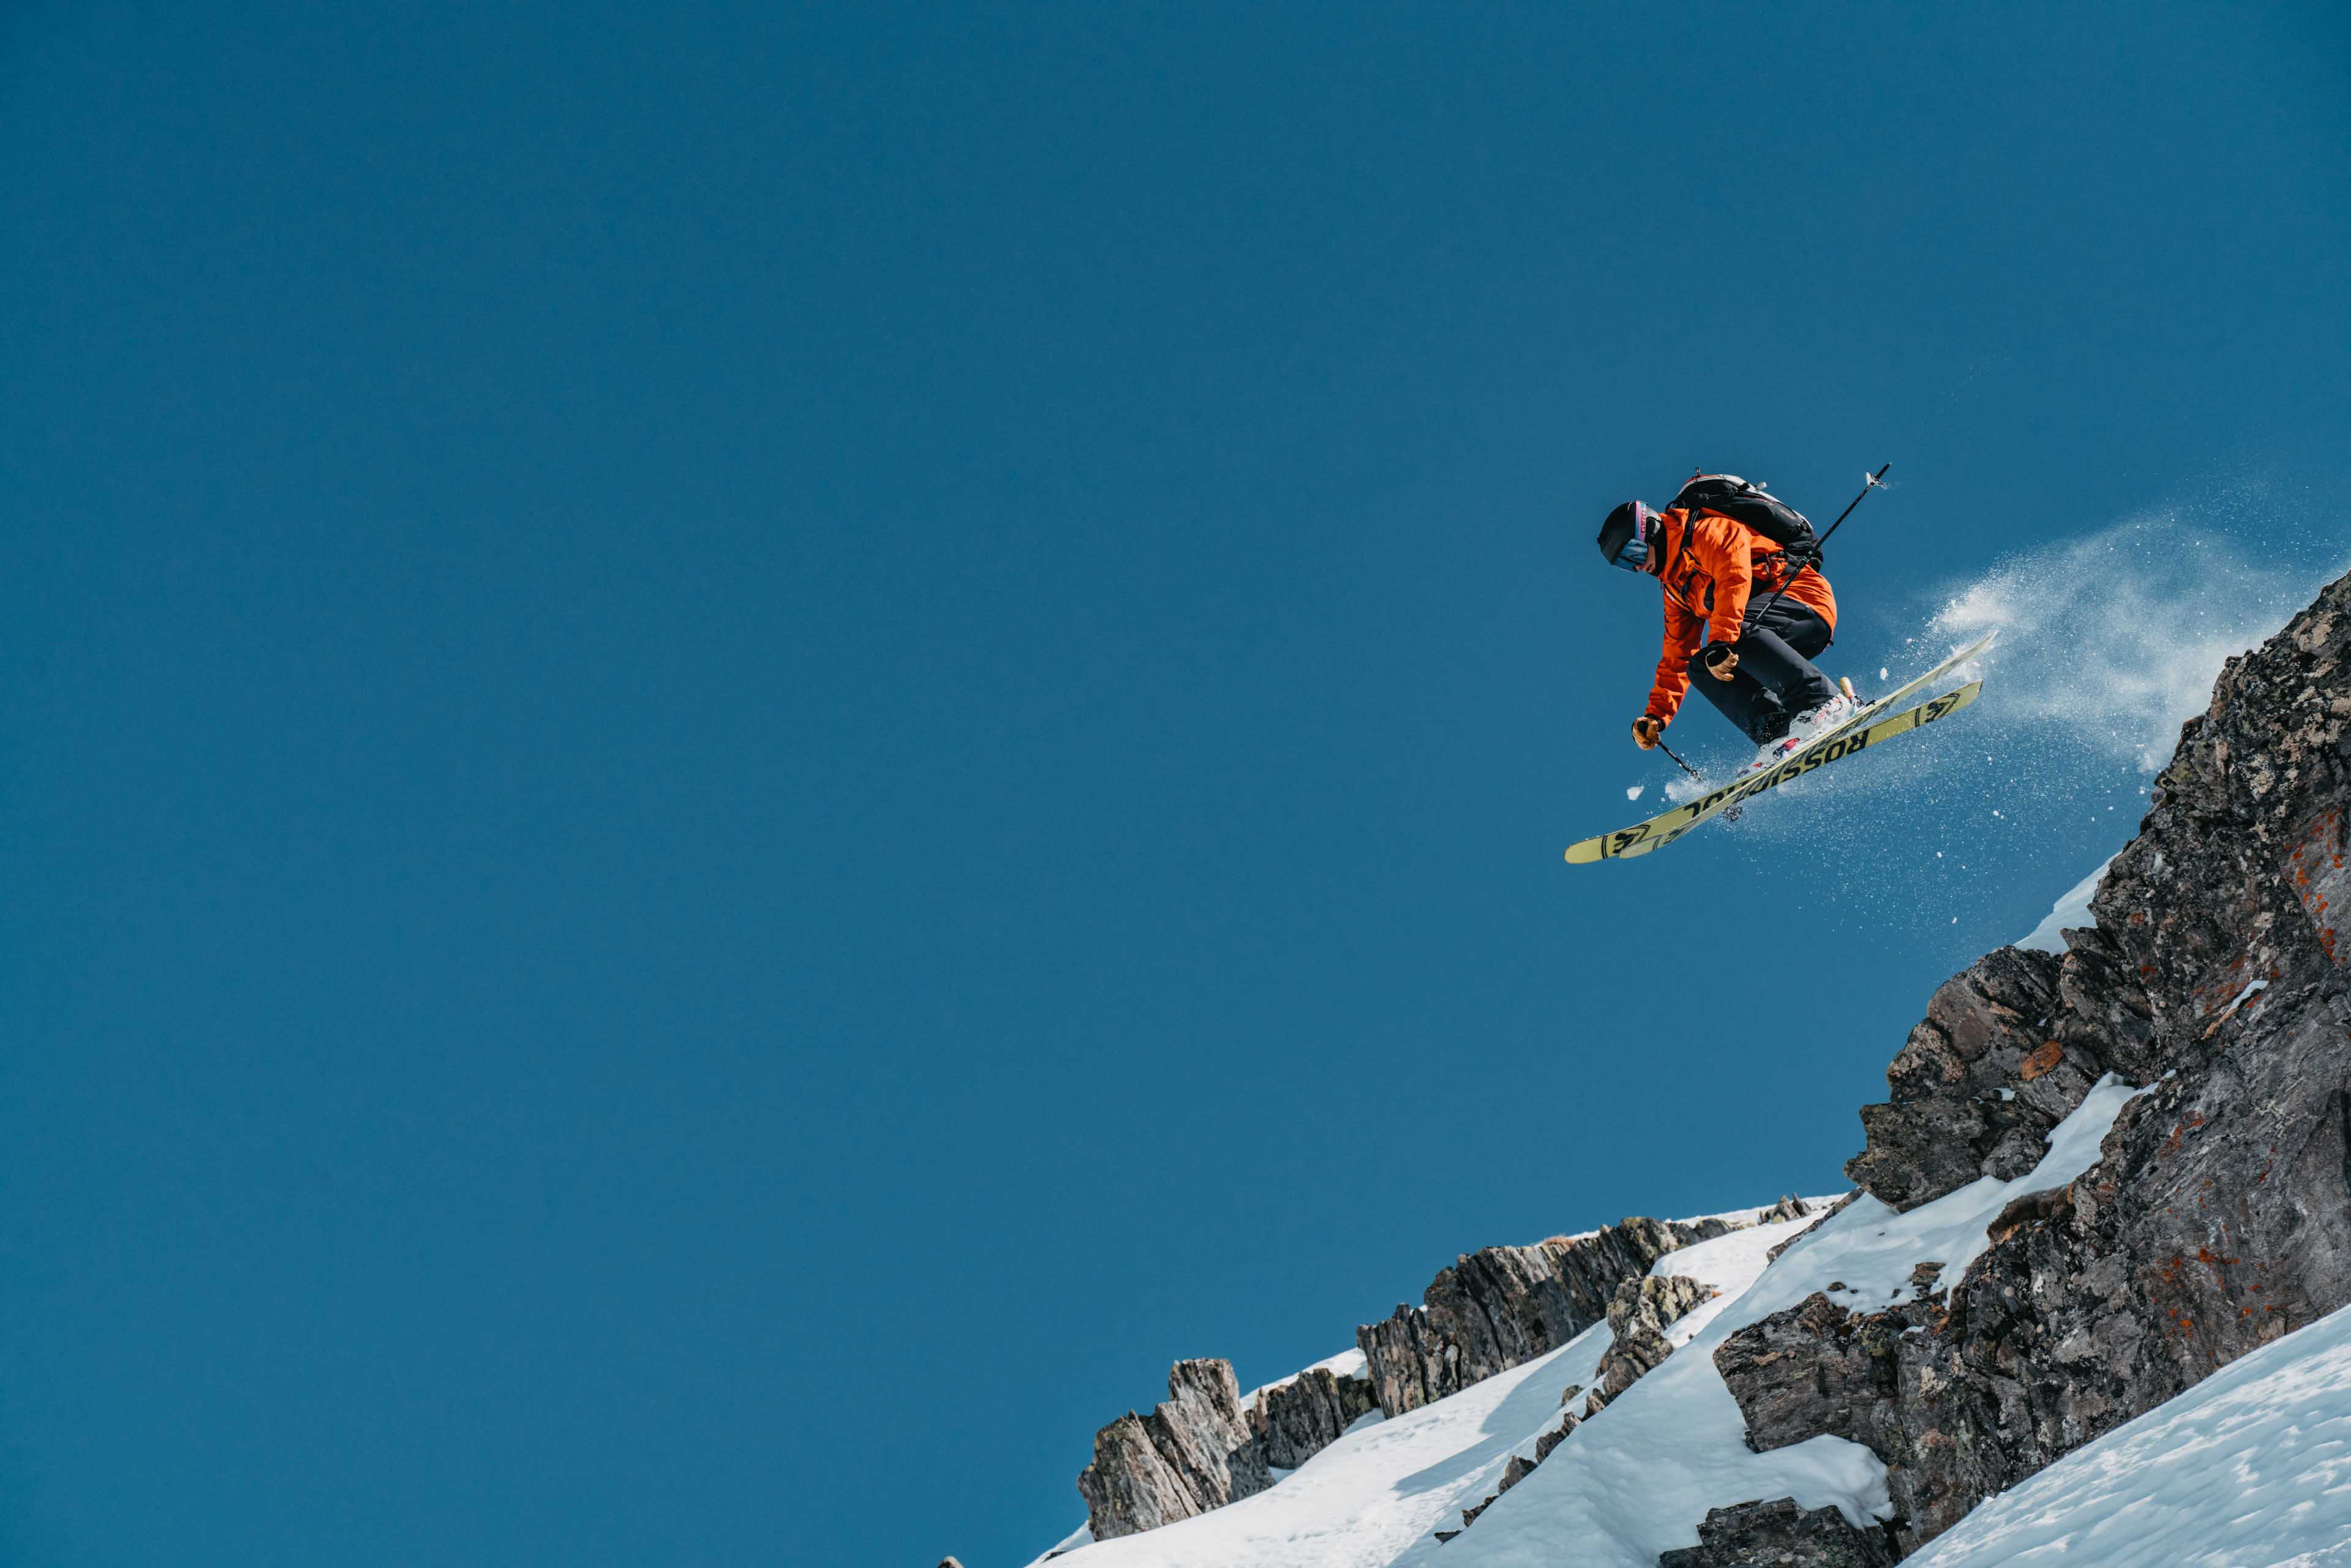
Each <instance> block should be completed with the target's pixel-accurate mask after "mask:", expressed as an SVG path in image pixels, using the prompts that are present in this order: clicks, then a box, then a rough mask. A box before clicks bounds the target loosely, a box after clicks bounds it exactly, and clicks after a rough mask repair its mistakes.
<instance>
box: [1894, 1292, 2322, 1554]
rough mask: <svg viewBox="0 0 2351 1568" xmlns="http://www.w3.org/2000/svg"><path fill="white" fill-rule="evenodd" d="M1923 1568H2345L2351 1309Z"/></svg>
mask: <svg viewBox="0 0 2351 1568" xmlns="http://www.w3.org/2000/svg"><path fill="white" fill-rule="evenodd" d="M1909 1561H1910V1563H1913V1564H1915V1565H1916V1568H1994V1565H1995V1564H1999V1565H2001V1568H2055V1565H2056V1564H2060V1563H2063V1564H2064V1565H2065V1568H2074V1565H2076V1564H2080V1563H2098V1564H2100V1565H2101V1568H2158V1565H2161V1568H2351V1307H2346V1308H2343V1309H2342V1310H2341V1311H2338V1312H2334V1313H2331V1314H2329V1315H2328V1316H2326V1317H2325V1318H2323V1319H2321V1320H2320V1321H2319V1322H2315V1323H2313V1324H2311V1325H2310V1326H2309V1327H2308V1328H2306V1329H2302V1330H2300V1331H2298V1332H2296V1333H2291V1334H2288V1335H2286V1336H2285V1338H2283V1339H2282V1340H2279V1341H2278V1342H2277V1343H2274V1344H2269V1345H2264V1346H2262V1348H2261V1349H2260V1350H2257V1351H2255V1352H2253V1353H2252V1354H2251V1355H2247V1356H2244V1357H2242V1358H2241V1359H2240V1360H2238V1361H2236V1362H2233V1363H2231V1364H2229V1365H2228V1366H2225V1367H2223V1368H2221V1369H2220V1371H2219V1372H2217V1373H2215V1374H2213V1375H2212V1376H2211V1377H2210V1378H2209V1379H2207V1380H2206V1381H2205V1382H2203V1383H2200V1384H2199V1385H2196V1386H2195V1387H2193V1388H2191V1389H2189V1391H2188V1392H2187V1393H2185V1394H2182V1395H2181V1396H2179V1397H2178V1398H2176V1399H2174V1400H2172V1401H2171V1402H2170V1403H2169V1404H2168V1405H2164V1406H2158V1408H2156V1409H2154V1410H2150V1411H2148V1412H2147V1414H2146V1415H2144V1416H2140V1417H2139V1418H2138V1419H2137V1420H2136V1421H2132V1422H2130V1423H2128V1424H2126V1425H2125V1426H2123V1427H2117V1428H2116V1430H2114V1431H2112V1432H2109V1433H2107V1434H2106V1435H2105V1437H2101V1438H2099V1439H2098V1440H2097V1441H2096V1442H2095V1443H2092V1444H2090V1445H2089V1446H2088V1447H2086V1448H2082V1449H2079V1450H2078V1451H2076V1452H2074V1453H2072V1454H2069V1455H2067V1456H2066V1457H2065V1458H2062V1459H2060V1460H2058V1461H2057V1462H2056V1463H2055V1464H2053V1465H2052V1466H2050V1467H2049V1468H2048V1469H2045V1470H2043V1471H2042V1472H2041V1473H2040V1474H2039V1475H2037V1476H2034V1477H2032V1478H2031V1479H2028V1480H2026V1481H2025V1482H2024V1483H2023V1484H2022V1485H2021V1486H2018V1487H2016V1488H2014V1489H2013V1490H2010V1491H2006V1492H2003V1493H2001V1495H2000V1496H1998V1497H1996V1498H1993V1499H1991V1500H1990V1501H1988V1502H1986V1503H1984V1504H1983V1506H1981V1507H1980V1508H1979V1509H1977V1510H1976V1511H1974V1512H1973V1513H1971V1514H1970V1515H1969V1516H1968V1517H1967V1518H1966V1519H1964V1520H1962V1521H1960V1522H1959V1524H1957V1525H1956V1526H1954V1527H1953V1528H1952V1529H1951V1530H1950V1531H1949V1533H1947V1534H1945V1535H1944V1536H1942V1537H1941V1538H1940V1539H1939V1540H1938V1541H1936V1542H1933V1543H1932V1544H1931V1545H1929V1546H1928V1548H1927V1550H1925V1551H1924V1552H1919V1553H1918V1554H1917V1556H1915V1557H1913V1558H1911V1559H1910V1560H1909Z"/></svg>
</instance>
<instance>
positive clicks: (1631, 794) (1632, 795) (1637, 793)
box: [1625, 784, 1648, 800]
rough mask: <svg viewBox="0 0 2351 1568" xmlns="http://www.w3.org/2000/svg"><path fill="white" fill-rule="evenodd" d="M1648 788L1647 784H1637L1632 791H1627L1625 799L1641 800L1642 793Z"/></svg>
mask: <svg viewBox="0 0 2351 1568" xmlns="http://www.w3.org/2000/svg"><path fill="white" fill-rule="evenodd" d="M1647 788H1648V786H1647V785H1646V784H1635V785H1634V786H1633V787H1632V788H1631V789H1627V790H1625V799H1626V800H1639V799H1640V798H1641V791H1642V790H1644V789H1647Z"/></svg>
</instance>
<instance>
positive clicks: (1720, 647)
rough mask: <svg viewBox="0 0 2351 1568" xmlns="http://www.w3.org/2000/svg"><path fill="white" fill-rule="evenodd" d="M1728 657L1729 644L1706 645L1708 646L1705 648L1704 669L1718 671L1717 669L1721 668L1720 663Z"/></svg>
mask: <svg viewBox="0 0 2351 1568" xmlns="http://www.w3.org/2000/svg"><path fill="white" fill-rule="evenodd" d="M1729 657H1730V644H1729V643H1708V644H1707V648H1706V667H1707V668H1708V669H1709V670H1719V669H1720V668H1722V661H1724V660H1725V659H1728V658H1729Z"/></svg>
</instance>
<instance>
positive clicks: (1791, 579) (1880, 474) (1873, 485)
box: [1747, 463, 1894, 621]
mask: <svg viewBox="0 0 2351 1568" xmlns="http://www.w3.org/2000/svg"><path fill="white" fill-rule="evenodd" d="M1893 466H1894V465H1893V464H1891V463H1888V464H1887V465H1886V468H1891V467H1893ZM1886 468H1880V469H1879V470H1878V471H1877V472H1876V473H1875V474H1865V475H1863V476H1861V479H1862V483H1861V494H1860V495H1858V496H1855V497H1854V498H1853V499H1852V500H1851V501H1849V502H1847V503H1846V504H1845V508H1844V511H1842V512H1839V513H1838V514H1837V517H1836V521H1835V522H1834V523H1831V524H1830V525H1829V527H1828V533H1824V534H1823V535H1822V536H1821V542H1820V543H1819V544H1818V545H1815V546H1814V547H1813V549H1814V550H1815V552H1817V551H1819V550H1821V549H1826V548H1827V547H1828V542H1829V534H1833V533H1834V532H1836V531H1837V528H1839V527H1840V526H1841V525H1842V524H1843V523H1844V520H1845V519H1846V518H1847V517H1851V516H1853V509H1854V507H1858V506H1860V505H1861V504H1862V503H1863V502H1864V501H1865V500H1867V499H1869V493H1870V492H1871V491H1872V490H1883V489H1884V488H1886V486H1884V485H1882V484H1880V483H1878V481H1879V480H1881V479H1883V478H1885V477H1886ZM1817 559H1820V558H1819V556H1818V554H1817V553H1815V554H1814V556H1813V560H1817ZM1812 564H1813V562H1812V561H1810V560H1808V561H1804V562H1802V564H1800V565H1799V566H1798V567H1797V568H1796V570H1793V571H1792V572H1790V573H1789V574H1788V580H1787V581H1785V582H1783V583H1782V584H1781V585H1780V586H1779V587H1778V588H1776V589H1774V590H1773V591H1772V593H1771V598H1769V599H1767V600H1765V601H1763V608H1762V609H1761V610H1754V611H1750V612H1748V615H1747V619H1748V620H1750V621H1760V620H1761V619H1762V618H1763V616H1764V614H1765V613H1766V612H1769V611H1770V610H1771V606H1773V605H1774V604H1777V603H1779V602H1780V595H1781V594H1782V593H1785V592H1787V591H1788V590H1789V589H1791V588H1792V587H1794V586H1795V584H1796V579H1798V578H1800V577H1802V576H1803V575H1804V572H1805V570H1807V569H1808V568H1810V567H1811V566H1812Z"/></svg>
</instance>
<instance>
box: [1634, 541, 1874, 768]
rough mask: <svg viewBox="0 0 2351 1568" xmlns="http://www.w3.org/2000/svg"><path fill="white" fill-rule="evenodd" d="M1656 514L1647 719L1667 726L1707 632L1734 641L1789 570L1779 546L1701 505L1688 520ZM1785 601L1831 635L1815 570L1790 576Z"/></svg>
mask: <svg viewBox="0 0 2351 1568" xmlns="http://www.w3.org/2000/svg"><path fill="white" fill-rule="evenodd" d="M1656 515H1657V517H1659V519H1661V520H1662V521H1663V522H1664V524H1665V538H1664V547H1665V548H1664V551H1663V559H1662V561H1661V563H1660V566H1659V569H1658V570H1657V571H1656V573H1654V574H1653V575H1655V576H1656V578H1657V580H1659V582H1660V583H1661V584H1663V586H1664V588H1665V599H1666V638H1665V650H1664V653H1663V656H1662V657H1660V658H1659V659H1658V660H1657V679H1656V685H1653V686H1651V687H1650V688H1649V707H1648V714H1647V716H1649V717H1650V718H1654V719H1656V720H1657V721H1658V722H1659V723H1661V724H1671V723H1673V721H1674V715H1675V714H1677V713H1678V712H1679V711H1681V706H1682V698H1683V697H1684V696H1685V695H1687V694H1688V692H1689V684H1690V677H1689V670H1688V668H1687V666H1688V664H1689V658H1690V655H1691V654H1693V653H1697V652H1698V649H1699V647H1700V646H1702V645H1703V644H1704V643H1706V642H1707V641H1708V635H1707V634H1708V633H1709V632H1710V633H1712V637H1711V640H1712V641H1714V642H1717V643H1736V642H1738V641H1739V632H1740V622H1741V621H1742V620H1743V619H1744V618H1745V617H1746V614H1747V602H1748V601H1749V600H1750V598H1751V597H1753V596H1754V595H1756V594H1758V593H1761V594H1765V595H1769V594H1770V593H1771V591H1773V590H1775V589H1777V588H1779V587H1780V585H1781V584H1782V583H1786V582H1788V581H1789V577H1790V567H1789V564H1788V558H1787V555H1786V552H1785V551H1784V550H1783V549H1782V548H1781V547H1780V546H1779V545H1778V544H1776V543H1774V542H1773V541H1772V540H1771V539H1769V538H1765V537H1764V536H1763V535H1761V534H1759V533H1757V532H1756V531H1755V530H1754V529H1753V528H1749V527H1748V526H1747V525H1746V524H1744V523H1742V522H1740V521H1739V520H1738V519H1737V518H1736V517H1724V516H1723V515H1722V514H1721V513H1720V512H1716V511H1708V510H1707V509H1705V508H1703V507H1701V508H1700V509H1699V510H1698V515H1697V517H1695V518H1692V517H1690V515H1689V514H1688V513H1687V512H1686V511H1684V510H1683V509H1682V508H1681V507H1669V508H1667V510H1665V511H1662V512H1659V513H1658V514H1656ZM1787 596H1788V597H1789V598H1790V599H1792V600H1794V601H1796V602H1798V603H1799V604H1802V605H1803V606H1805V607H1806V608H1807V609H1810V610H1811V611H1813V612H1814V613H1816V614H1817V615H1819V616H1820V618H1821V619H1822V620H1823V621H1825V622H1828V623H1829V630H1830V632H1835V631H1836V614H1837V612H1836V595H1835V594H1834V593H1833V592H1831V591H1830V590H1829V581H1828V579H1827V578H1824V577H1823V576H1822V575H1821V569H1820V568H1819V567H1817V566H1816V567H1814V568H1813V570H1810V571H1808V572H1805V573H1803V574H1802V576H1799V577H1797V578H1795V580H1794V581H1793V583H1792V584H1791V586H1790V587H1789V589H1788V594H1787Z"/></svg>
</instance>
